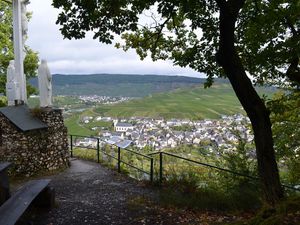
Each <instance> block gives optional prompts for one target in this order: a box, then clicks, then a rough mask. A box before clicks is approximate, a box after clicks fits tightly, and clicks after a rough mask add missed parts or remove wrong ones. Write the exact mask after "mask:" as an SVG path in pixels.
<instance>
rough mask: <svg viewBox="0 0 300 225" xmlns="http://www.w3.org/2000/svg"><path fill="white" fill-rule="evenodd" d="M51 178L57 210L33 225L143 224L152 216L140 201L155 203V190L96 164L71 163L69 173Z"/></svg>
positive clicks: (149, 210) (86, 162)
mask: <svg viewBox="0 0 300 225" xmlns="http://www.w3.org/2000/svg"><path fill="white" fill-rule="evenodd" d="M50 178H51V179H52V181H51V186H53V187H54V188H55V192H56V202H57V207H55V208H54V209H52V210H51V211H50V212H47V213H43V214H41V215H38V216H36V218H34V220H33V221H32V223H33V224H37V225H49V224H53V225H60V224H64V225H71V224H72V225H77V224H91V225H92V224H103V225H106V224H107V225H108V224H109V225H112V224H122V225H123V224H145V223H146V220H147V219H146V220H145V217H148V216H149V215H150V214H152V213H153V209H150V208H148V207H147V206H146V205H144V204H140V203H139V201H141V199H145V196H147V198H150V199H152V200H155V199H156V195H157V194H156V193H155V191H154V190H151V189H149V188H146V187H143V186H142V185H141V184H140V183H139V182H137V181H135V180H133V179H130V178H128V177H126V176H124V175H121V174H118V173H117V172H115V171H112V170H109V169H107V168H105V167H103V166H101V165H99V164H97V163H93V162H88V161H82V160H73V161H71V167H70V168H69V169H67V170H66V171H65V172H63V173H61V174H59V175H56V176H53V177H50ZM135 201H136V203H135ZM142 201H143V200H142ZM143 205H144V206H143ZM135 206H138V207H135ZM148 222H149V224H155V223H156V222H154V223H151V222H150V221H148ZM148 222H147V224H148ZM152 222H153V221H152Z"/></svg>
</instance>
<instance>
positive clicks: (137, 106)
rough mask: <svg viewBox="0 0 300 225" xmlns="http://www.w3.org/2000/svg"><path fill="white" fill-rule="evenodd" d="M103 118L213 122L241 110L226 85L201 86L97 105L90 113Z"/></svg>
mask: <svg viewBox="0 0 300 225" xmlns="http://www.w3.org/2000/svg"><path fill="white" fill-rule="evenodd" d="M94 111H95V112H96V113H99V114H100V115H103V116H113V117H118V118H127V117H131V116H138V117H151V118H159V117H163V118H165V119H169V118H181V119H193V120H196V119H206V118H207V119H216V118H219V117H220V115H222V114H227V115H228V114H234V113H243V112H244V111H243V109H242V107H241V105H240V103H239V101H238V99H237V98H236V96H235V94H234V92H233V90H232V89H231V87H230V86H229V85H228V84H219V85H215V86H213V87H212V88H208V89H204V88H203V86H201V87H195V88H190V89H178V90H175V91H171V92H167V93H162V94H154V95H152V96H149V97H145V98H142V99H138V100H133V101H130V102H126V103H121V104H117V105H101V106H99V107H97V108H96V109H95V110H94Z"/></svg>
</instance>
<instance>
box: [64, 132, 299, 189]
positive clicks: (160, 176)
mask: <svg viewBox="0 0 300 225" xmlns="http://www.w3.org/2000/svg"><path fill="white" fill-rule="evenodd" d="M74 137H81V138H91V139H95V140H96V141H97V145H96V146H97V147H96V148H91V147H85V146H76V147H79V148H86V149H93V150H96V151H97V162H98V163H99V162H100V153H101V154H104V155H107V156H108V157H111V158H113V159H115V160H117V169H118V172H121V163H122V164H124V165H127V166H129V167H131V168H134V169H136V170H138V171H140V172H142V173H145V174H148V175H149V176H150V181H151V182H153V181H154V158H153V156H156V155H158V156H159V159H158V163H159V164H158V167H157V168H156V169H157V170H158V174H157V176H158V177H157V178H158V181H159V183H160V184H162V182H163V180H164V173H163V171H164V167H165V166H164V160H163V159H164V157H163V156H164V155H165V156H168V157H173V158H176V159H180V160H184V161H185V162H189V163H193V164H195V165H198V166H204V167H207V168H212V169H215V170H219V171H222V172H226V173H230V174H234V175H236V176H239V177H244V178H248V179H250V180H255V181H259V177H257V176H251V175H248V174H243V173H240V172H236V171H232V170H229V169H225V168H222V167H218V166H215V165H211V164H208V163H203V162H199V161H196V160H192V159H189V158H185V157H182V156H179V155H176V154H173V153H169V152H164V151H159V152H154V153H150V154H148V155H145V154H142V153H139V152H136V151H133V150H131V149H128V148H120V147H118V146H116V145H114V144H109V145H111V146H114V147H116V148H117V157H115V156H113V155H110V154H108V153H107V152H105V151H104V150H103V149H101V148H100V142H104V141H103V140H101V139H100V138H98V137H88V136H81V135H70V146H71V157H73V148H74V145H73V139H74ZM122 151H124V152H127V153H131V154H134V155H137V156H141V157H143V158H145V159H147V160H148V161H149V162H150V168H149V170H148V171H146V170H144V169H141V168H139V167H138V166H136V165H133V164H131V163H129V162H126V161H124V160H122ZM282 186H283V187H284V188H287V189H290V190H294V191H300V190H299V189H298V188H295V187H292V186H290V185H285V184H283V185H282Z"/></svg>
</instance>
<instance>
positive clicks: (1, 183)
mask: <svg viewBox="0 0 300 225" xmlns="http://www.w3.org/2000/svg"><path fill="white" fill-rule="evenodd" d="M9 197H10V192H9V180H8V175H7V171H6V170H4V171H2V172H0V205H2V204H3V203H4V202H5V201H6V200H7V199H9Z"/></svg>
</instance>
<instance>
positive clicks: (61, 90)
mask: <svg viewBox="0 0 300 225" xmlns="http://www.w3.org/2000/svg"><path fill="white" fill-rule="evenodd" d="M204 82H205V79H203V78H192V77H183V76H163V75H130V74H128V75H121V74H93V75H62V74H55V75H53V93H54V95H102V96H103V95H106V96H126V97H144V96H148V95H150V94H154V93H159V92H167V91H171V90H174V89H177V88H184V87H195V86H199V85H202V84H203V83H204ZM222 82H226V81H225V80H223V81H222ZM30 83H31V84H32V85H33V86H35V87H37V78H34V79H31V80H30Z"/></svg>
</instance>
